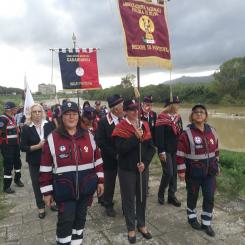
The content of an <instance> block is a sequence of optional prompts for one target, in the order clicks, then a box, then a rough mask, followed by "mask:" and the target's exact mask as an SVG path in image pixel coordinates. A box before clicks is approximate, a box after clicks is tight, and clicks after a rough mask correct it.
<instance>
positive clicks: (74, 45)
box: [72, 32, 80, 112]
mask: <svg viewBox="0 0 245 245" xmlns="http://www.w3.org/2000/svg"><path fill="white" fill-rule="evenodd" d="M72 42H73V49H74V50H75V49H76V46H77V37H76V35H75V33H74V32H73V34H72ZM77 105H78V109H79V112H80V100H79V90H78V89H77Z"/></svg>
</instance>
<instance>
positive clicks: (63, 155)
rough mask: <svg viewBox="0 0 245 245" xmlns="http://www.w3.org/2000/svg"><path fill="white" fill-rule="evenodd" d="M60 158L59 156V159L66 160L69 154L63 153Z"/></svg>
mask: <svg viewBox="0 0 245 245" xmlns="http://www.w3.org/2000/svg"><path fill="white" fill-rule="evenodd" d="M58 156H59V158H61V159H64V158H67V157H69V154H66V153H62V154H59V155H58Z"/></svg>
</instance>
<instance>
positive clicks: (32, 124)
mask: <svg viewBox="0 0 245 245" xmlns="http://www.w3.org/2000/svg"><path fill="white" fill-rule="evenodd" d="M46 123H48V121H47V120H42V122H41V127H43V126H44V124H46ZM32 126H35V124H34V123H33V122H31V124H30V125H29V127H32Z"/></svg>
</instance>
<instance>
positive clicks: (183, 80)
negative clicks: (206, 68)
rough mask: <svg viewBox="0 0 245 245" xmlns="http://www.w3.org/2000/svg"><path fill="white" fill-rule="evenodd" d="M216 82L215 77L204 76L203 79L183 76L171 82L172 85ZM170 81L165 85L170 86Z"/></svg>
mask: <svg viewBox="0 0 245 245" xmlns="http://www.w3.org/2000/svg"><path fill="white" fill-rule="evenodd" d="M213 80H214V75H209V76H202V77H189V76H182V77H179V78H176V79H173V80H172V81H171V83H172V84H178V83H189V84H190V83H208V82H212V81H213ZM169 83H170V81H166V82H164V84H169Z"/></svg>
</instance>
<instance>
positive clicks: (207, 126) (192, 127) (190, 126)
mask: <svg viewBox="0 0 245 245" xmlns="http://www.w3.org/2000/svg"><path fill="white" fill-rule="evenodd" d="M187 127H189V128H190V129H195V130H197V131H200V132H201V130H200V129H198V128H197V127H196V126H195V124H194V123H192V124H189V125H188V126H187ZM210 131H211V128H210V126H209V125H208V124H207V123H205V124H204V132H205V133H206V132H210Z"/></svg>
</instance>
